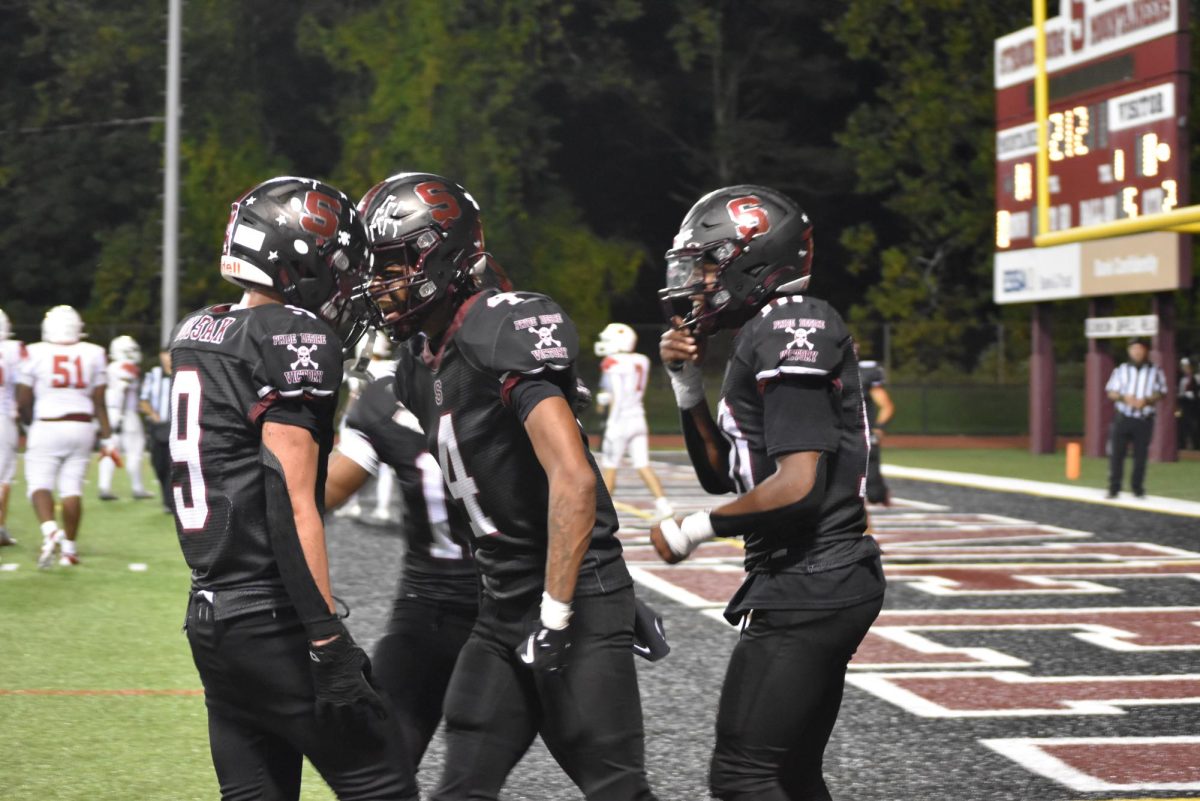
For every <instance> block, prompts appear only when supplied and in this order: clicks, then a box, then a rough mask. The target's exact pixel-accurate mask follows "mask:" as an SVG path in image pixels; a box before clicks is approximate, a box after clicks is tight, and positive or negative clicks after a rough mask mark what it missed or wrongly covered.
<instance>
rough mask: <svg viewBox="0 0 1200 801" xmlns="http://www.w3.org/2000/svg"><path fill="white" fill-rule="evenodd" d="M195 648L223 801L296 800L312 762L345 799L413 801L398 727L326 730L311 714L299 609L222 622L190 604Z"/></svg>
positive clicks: (370, 723) (199, 604)
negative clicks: (305, 763) (305, 766)
mask: <svg viewBox="0 0 1200 801" xmlns="http://www.w3.org/2000/svg"><path fill="white" fill-rule="evenodd" d="M187 635H188V642H189V643H190V645H191V647H192V658H193V659H194V660H195V663H196V669H197V670H199V671H200V679H201V681H203V683H204V701H205V704H206V705H207V707H208V737H209V745H210V747H211V749H212V758H213V765H214V767H215V768H216V771H217V780H218V781H219V782H220V785H221V798H222V800H223V801H251V799H253V800H254V801H260V800H261V801H294V800H295V799H298V798H299V797H300V771H301V767H302V759H301V757H303V756H307V757H308V758H309V760H310V761H311V762H312V764H313V766H314V767H315V768H316V769H317V771H318V772H319V773H320V774H321V776H322V777H323V778H324V779H325V781H326V782H328V783H329V786H330V787H331V788H332V789H333V791H334V793H335V794H336V795H337V797H338V798H339V799H342V801H351V799H354V800H355V801H367V800H368V799H370V800H371V801H384V799H387V800H388V801H410V799H411V801H415V799H416V798H417V786H416V781H415V780H414V778H413V772H412V769H411V768H410V767H409V763H408V754H407V752H406V751H405V748H404V743H403V740H402V736H401V734H400V730H399V728H398V727H397V726H396V725H395V722H394V720H388V721H382V722H380V721H377V720H376V719H374V718H373V717H371V716H369V714H368V715H364V717H363V723H362V725H361V726H353V727H345V726H333V725H329V724H325V725H322V724H321V723H319V722H318V720H317V719H316V717H315V716H314V713H313V684H312V678H311V677H310V674H309V666H308V662H309V657H308V637H307V635H306V634H305V632H304V627H303V626H302V625H301V624H300V621H299V619H298V618H297V617H296V613H295V611H293V610H290V609H288V610H282V609H281V610H277V612H260V613H255V614H249V615H243V616H240V617H236V618H233V619H232V620H221V621H216V620H214V619H213V615H212V607H211V606H210V605H209V604H207V603H205V602H204V601H203V600H201V599H199V598H198V597H195V596H193V600H192V602H191V603H190V604H189V605H188V617H187Z"/></svg>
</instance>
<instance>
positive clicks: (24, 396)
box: [17, 384, 33, 426]
mask: <svg viewBox="0 0 1200 801" xmlns="http://www.w3.org/2000/svg"><path fill="white" fill-rule="evenodd" d="M17 415H18V416H19V417H20V418H21V423H22V424H23V425H25V426H29V425H32V424H33V387H31V386H29V385H27V384H17Z"/></svg>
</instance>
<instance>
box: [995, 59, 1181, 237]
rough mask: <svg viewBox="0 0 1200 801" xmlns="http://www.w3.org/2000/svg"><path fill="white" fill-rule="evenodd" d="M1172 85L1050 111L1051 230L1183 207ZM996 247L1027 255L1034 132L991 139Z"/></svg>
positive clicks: (1015, 131) (1030, 126) (1033, 221)
mask: <svg viewBox="0 0 1200 801" xmlns="http://www.w3.org/2000/svg"><path fill="white" fill-rule="evenodd" d="M1176 94H1177V87H1176V84H1175V82H1174V81H1167V82H1164V83H1161V84H1158V85H1156V86H1149V87H1145V88H1138V89H1133V90H1132V91H1126V92H1124V93H1122V94H1119V95H1117V96H1115V97H1110V98H1102V99H1096V100H1092V101H1091V102H1078V101H1076V102H1071V101H1067V102H1063V103H1059V104H1054V105H1052V106H1051V109H1052V111H1051V112H1050V114H1049V116H1048V117H1047V119H1046V133H1047V143H1046V145H1047V156H1048V157H1049V161H1050V200H1051V204H1050V228H1051V230H1055V231H1057V230H1061V229H1064V228H1073V227H1076V226H1081V225H1095V224H1097V223H1103V222H1110V221H1112V220H1119V219H1123V218H1128V217H1137V216H1139V215H1142V214H1154V213H1157V212H1162V211H1169V210H1170V209H1173V208H1175V207H1177V206H1178V205H1180V203H1179V200H1180V198H1179V190H1180V179H1179V175H1180V173H1181V172H1183V171H1185V170H1186V166H1187V160H1186V158H1185V157H1184V156H1185V155H1186V154H1180V153H1179V141H1178V140H1179V126H1178V124H1177V123H1176V114H1175V98H1176ZM996 158H997V161H996V188H997V209H996V247H997V249H1006V248H1012V247H1032V246H1033V237H1034V235H1035V234H1036V233H1037V230H1036V226H1037V213H1036V206H1035V204H1036V189H1035V183H1034V171H1035V170H1036V169H1037V126H1036V124H1035V123H1032V122H1030V123H1026V124H1023V125H1018V126H1014V127H1011V128H1008V129H1002V130H1000V131H999V132H998V133H997V136H996Z"/></svg>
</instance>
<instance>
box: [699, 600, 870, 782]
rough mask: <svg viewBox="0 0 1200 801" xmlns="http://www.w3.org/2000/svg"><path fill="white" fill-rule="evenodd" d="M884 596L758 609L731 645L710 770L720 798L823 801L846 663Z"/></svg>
mask: <svg viewBox="0 0 1200 801" xmlns="http://www.w3.org/2000/svg"><path fill="white" fill-rule="evenodd" d="M882 606H883V598H882V596H881V597H879V598H876V599H875V600H872V601H866V602H864V603H861V604H858V605H857V606H851V607H848V608H846V609H829V610H790V609H789V610H776V609H770V610H758V609H756V610H755V611H754V613H753V614H752V615H751V616H750V624H749V625H748V626H747V627H746V630H745V631H744V632H742V636H741V639H740V640H739V641H738V644H737V646H736V647H735V648H734V649H733V656H732V657H731V658H730V660H729V670H728V672H726V674H725V684H724V686H723V687H722V688H721V702H720V706H719V707H718V709H717V745H716V749H715V750H714V752H713V758H712V766H711V770H710V773H709V787H710V789H711V790H712V794H713V795H714V796H716V797H717V798H720V799H722V801H829V799H830V795H829V790H828V788H826V786H825V779H824V777H823V775H822V760H823V758H824V754H825V744H826V743H827V742H828V741H829V735H830V733H831V732H832V731H833V724H834V723H835V722H836V721H837V715H838V709H839V708H840V707H841V705H842V689H843V687H844V686H845V682H846V665H847V664H848V663H849V662H850V657H852V656H853V655H854V651H855V649H857V648H858V644H859V643H860V642H862V639H863V637H865V636H866V634H867V629H869V628H870V627H871V623H873V622H874V621H875V618H876V617H877V616H878V615H879V610H880V608H881V607H882Z"/></svg>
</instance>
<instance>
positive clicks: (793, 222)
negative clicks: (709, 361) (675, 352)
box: [658, 184, 813, 334]
mask: <svg viewBox="0 0 1200 801" xmlns="http://www.w3.org/2000/svg"><path fill="white" fill-rule="evenodd" d="M812 247H813V246H812V222H811V221H810V220H809V218H808V215H807V214H806V213H804V211H803V210H802V209H801V208H800V207H799V206H798V205H796V202H795V201H793V200H792V199H791V198H789V197H787V196H786V195H784V194H783V193H781V192H777V191H775V190H774V189H769V188H768V187H765V186H754V185H750V184H741V185H738V186H728V187H725V188H724V189H718V190H716V191H715V192H710V193H708V194H707V195H705V196H704V197H702V198H700V200H699V201H697V202H696V205H694V206H692V208H691V210H690V211H689V212H688V213H687V215H686V216H685V217H684V218H683V223H682V224H680V226H679V233H678V234H676V235H675V242H674V245H673V247H672V248H671V249H670V250H668V251H667V285H666V287H665V288H663V289H661V290H659V293H658V296H659V300H660V302H661V303H662V306H663V312H664V314H666V316H667V319H668V320H671V318H672V317H675V316H678V317H682V318H683V323H682V325H681V327H687V328H690V329H692V330H694V331H697V332H699V333H702V334H704V333H711V332H713V331H715V330H716V329H718V328H736V327H738V326H740V325H742V324H743V323H745V321H746V320H747V319H749V318H750V316H751V315H753V314H754V312H756V311H757V310H758V309H760V308H762V306H763V304H764V303H765V302H766V301H767V299H768V298H770V297H771V296H772V295H775V294H780V293H789V292H803V291H804V290H806V289H807V288H808V280H809V274H810V272H811V270H812V252H813V251H812ZM705 263H711V264H714V265H716V280H715V281H706V280H705V276H704V269H703V267H704V264H705Z"/></svg>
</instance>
